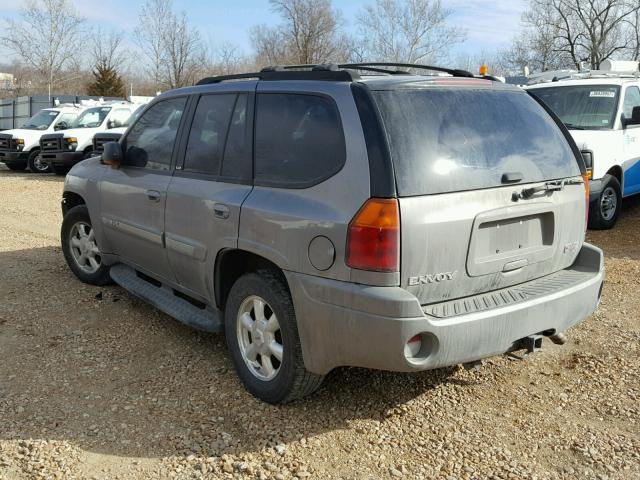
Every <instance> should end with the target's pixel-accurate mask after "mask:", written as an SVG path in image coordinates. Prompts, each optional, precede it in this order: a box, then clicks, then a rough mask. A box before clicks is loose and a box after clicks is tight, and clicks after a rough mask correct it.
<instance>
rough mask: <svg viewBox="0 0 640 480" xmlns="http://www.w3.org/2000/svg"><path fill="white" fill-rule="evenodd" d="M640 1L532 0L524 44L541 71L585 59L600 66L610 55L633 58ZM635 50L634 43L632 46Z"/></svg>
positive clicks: (594, 66) (525, 18) (578, 64)
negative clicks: (631, 43)
mask: <svg viewBox="0 0 640 480" xmlns="http://www.w3.org/2000/svg"><path fill="white" fill-rule="evenodd" d="M639 11H640V2H638V0H530V4H529V10H528V11H527V12H525V13H524V15H523V23H524V24H525V26H526V27H527V29H526V32H525V34H524V37H523V38H522V39H520V45H519V46H518V45H517V44H516V45H514V47H516V48H520V49H524V50H525V51H526V50H527V49H526V46H527V45H529V48H528V53H529V56H530V57H531V60H532V62H533V63H534V64H535V66H539V67H540V68H541V69H544V68H545V67H546V68H548V67H549V66H551V67H552V68H558V67H559V66H562V67H565V68H566V67H573V68H581V66H582V64H583V63H586V65H587V66H588V67H590V68H592V69H597V68H599V66H600V64H601V63H602V62H603V61H604V60H607V59H611V58H615V57H618V56H628V55H633V54H634V53H632V52H630V42H633V38H636V39H637V38H638V31H637V18H638V12H639ZM631 49H632V47H631Z"/></svg>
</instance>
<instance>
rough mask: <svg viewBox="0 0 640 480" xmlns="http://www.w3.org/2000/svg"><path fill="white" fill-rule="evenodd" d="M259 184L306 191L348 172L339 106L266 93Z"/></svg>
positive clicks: (259, 133)
mask: <svg viewBox="0 0 640 480" xmlns="http://www.w3.org/2000/svg"><path fill="white" fill-rule="evenodd" d="M256 109H257V110H256V128H255V183H256V184H257V185H265V186H274V187H285V188H306V187H310V186H313V185H316V184H318V183H320V182H322V181H324V180H326V179H327V178H330V177H331V176H333V175H335V174H336V173H337V172H338V171H340V169H342V167H343V166H344V163H345V159H346V148H345V140H344V133H343V130H342V123H341V122H340V115H339V113H338V108H337V106H336V104H335V102H334V101H333V100H332V99H330V98H328V97H324V96H319V95H309V94H290V93H262V94H259V95H258V99H257V105H256Z"/></svg>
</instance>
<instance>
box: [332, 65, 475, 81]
mask: <svg viewBox="0 0 640 480" xmlns="http://www.w3.org/2000/svg"><path fill="white" fill-rule="evenodd" d="M338 67H339V68H353V69H356V70H357V69H363V70H366V69H367V68H369V67H399V68H413V69H416V70H431V71H432V72H442V73H448V74H449V75H452V76H454V77H467V78H475V75H474V74H473V73H471V72H467V71H466V70H459V69H457V68H444V67H434V66H433V65H420V64H415V63H393V62H363V63H342V64H340V65H338ZM389 73H404V74H407V72H397V71H396V72H393V71H391V72H389Z"/></svg>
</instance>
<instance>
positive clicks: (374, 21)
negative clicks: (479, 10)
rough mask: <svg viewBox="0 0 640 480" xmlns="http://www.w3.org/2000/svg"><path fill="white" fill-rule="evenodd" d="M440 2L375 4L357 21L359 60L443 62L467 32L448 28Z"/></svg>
mask: <svg viewBox="0 0 640 480" xmlns="http://www.w3.org/2000/svg"><path fill="white" fill-rule="evenodd" d="M450 15H451V10H449V9H446V8H443V6H442V4H441V2H440V0H376V2H375V4H373V5H369V6H366V7H364V9H363V10H362V11H361V12H360V14H359V15H358V17H357V23H358V26H359V33H360V39H361V42H362V48H361V53H360V54H359V56H368V57H369V58H370V59H377V60H378V59H379V60H386V61H391V62H404V63H420V62H422V63H425V62H438V61H441V60H444V59H445V58H446V57H447V56H448V54H449V52H450V50H451V47H452V46H453V45H454V44H456V43H459V42H461V41H463V40H464V38H465V32H464V31H463V30H461V29H459V28H456V27H451V26H449V25H447V18H448V17H449V16H450Z"/></svg>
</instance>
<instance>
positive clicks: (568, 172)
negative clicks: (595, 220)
mask: <svg viewBox="0 0 640 480" xmlns="http://www.w3.org/2000/svg"><path fill="white" fill-rule="evenodd" d="M373 95H374V98H375V99H376V101H377V103H378V106H379V108H380V112H381V116H382V119H383V122H384V124H385V128H386V131H387V135H388V140H389V148H390V150H391V157H392V160H393V165H394V169H395V173H396V184H397V188H398V194H399V195H400V196H414V195H427V194H436V193H445V192H456V191H463V190H476V189H481V188H491V187H497V186H502V185H503V184H502V175H503V174H504V173H516V172H517V173H520V174H521V175H522V177H523V180H522V182H521V183H527V182H538V181H543V180H552V179H557V178H565V177H570V176H574V175H579V174H580V169H579V167H578V163H577V161H576V158H575V156H574V155H573V152H572V151H571V147H570V146H569V144H568V142H567V141H566V139H565V138H564V135H563V134H562V132H561V131H560V129H559V128H558V126H557V125H556V124H555V122H554V121H553V119H552V118H551V117H549V115H548V114H547V113H546V112H545V111H544V109H543V108H542V107H541V106H540V105H538V104H537V103H536V102H535V100H533V99H532V98H530V97H529V96H528V95H527V94H526V93H524V92H519V91H496V90H489V89H473V88H469V89H460V88H455V89H454V88H446V87H436V88H426V89H415V90H390V91H376V92H373Z"/></svg>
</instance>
